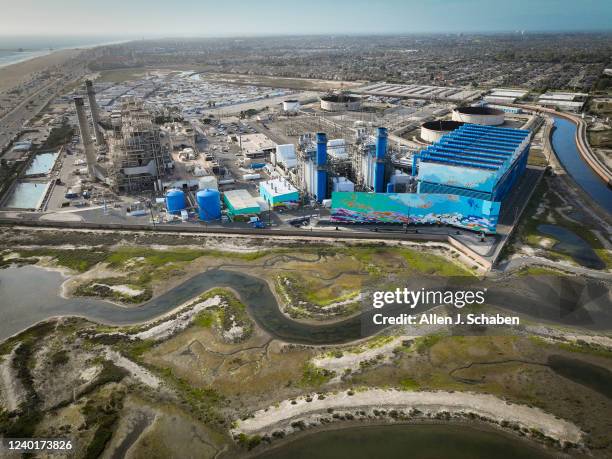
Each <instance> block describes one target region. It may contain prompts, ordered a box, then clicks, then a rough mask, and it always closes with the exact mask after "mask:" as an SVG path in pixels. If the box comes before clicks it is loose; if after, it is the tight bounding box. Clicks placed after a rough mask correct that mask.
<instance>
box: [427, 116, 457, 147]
mask: <svg viewBox="0 0 612 459" xmlns="http://www.w3.org/2000/svg"><path fill="white" fill-rule="evenodd" d="M463 124H464V123H462V122H461V121H450V120H446V121H442V120H440V121H428V122H426V123H423V124H422V125H421V139H422V140H424V141H425V142H430V143H434V142H437V141H438V140H440V139H441V138H442V136H444V135H446V134H448V133H450V132H453V131H454V130H455V129H457V128H458V127H459V126H462V125H463Z"/></svg>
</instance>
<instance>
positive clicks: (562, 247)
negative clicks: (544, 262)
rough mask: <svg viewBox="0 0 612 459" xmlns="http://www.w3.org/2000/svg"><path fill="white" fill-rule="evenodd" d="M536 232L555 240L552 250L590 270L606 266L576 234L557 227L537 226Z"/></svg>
mask: <svg viewBox="0 0 612 459" xmlns="http://www.w3.org/2000/svg"><path fill="white" fill-rule="evenodd" d="M537 229H538V231H539V232H540V233H542V234H545V235H547V236H552V237H553V238H555V239H557V240H558V241H559V242H557V243H556V244H555V245H554V246H553V249H554V250H557V251H559V252H561V253H564V254H567V255H569V256H570V257H572V258H573V259H574V260H576V261H577V262H578V263H580V264H581V265H582V266H585V267H587V268H591V269H604V268H605V267H606V264H605V263H604V262H603V260H602V259H601V258H599V256H598V255H597V253H595V251H594V250H593V248H592V247H591V246H590V244H589V243H588V242H587V241H585V240H584V239H582V238H581V237H580V236H578V235H577V234H575V233H573V232H572V231H570V230H568V229H567V228H563V227H561V226H557V225H549V224H543V225H538V228H537Z"/></svg>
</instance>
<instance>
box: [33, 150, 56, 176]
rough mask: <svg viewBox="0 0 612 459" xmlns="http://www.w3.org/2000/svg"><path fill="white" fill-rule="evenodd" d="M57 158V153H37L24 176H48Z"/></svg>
mask: <svg viewBox="0 0 612 459" xmlns="http://www.w3.org/2000/svg"><path fill="white" fill-rule="evenodd" d="M58 156H59V153H58V152H47V153H38V154H37V155H36V156H34V159H33V160H32V163H30V167H28V168H27V169H26V171H25V175H26V176H28V175H43V174H48V173H49V172H50V171H51V169H53V165H54V164H55V161H56V160H57V157H58Z"/></svg>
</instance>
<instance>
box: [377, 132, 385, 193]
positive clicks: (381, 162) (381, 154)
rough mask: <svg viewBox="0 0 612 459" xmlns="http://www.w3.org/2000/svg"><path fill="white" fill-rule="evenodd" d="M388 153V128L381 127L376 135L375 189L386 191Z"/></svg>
mask: <svg viewBox="0 0 612 459" xmlns="http://www.w3.org/2000/svg"><path fill="white" fill-rule="evenodd" d="M386 154H387V128H384V127H379V128H378V133H377V136H376V165H375V166H374V191H375V192H376V193H384V192H385V155H386Z"/></svg>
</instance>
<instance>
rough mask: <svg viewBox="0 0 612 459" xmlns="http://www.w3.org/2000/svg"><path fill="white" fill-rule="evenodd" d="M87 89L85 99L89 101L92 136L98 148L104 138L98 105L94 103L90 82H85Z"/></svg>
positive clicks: (94, 96) (93, 93) (93, 92)
mask: <svg viewBox="0 0 612 459" xmlns="http://www.w3.org/2000/svg"><path fill="white" fill-rule="evenodd" d="M85 88H86V89H87V99H88V100H89V110H91V120H92V121H93V127H94V134H95V136H96V144H97V145H98V146H100V145H103V144H104V136H103V135H102V131H101V130H100V113H99V112H98V103H97V102H96V93H95V91H94V88H93V83H92V82H91V80H87V81H85Z"/></svg>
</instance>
